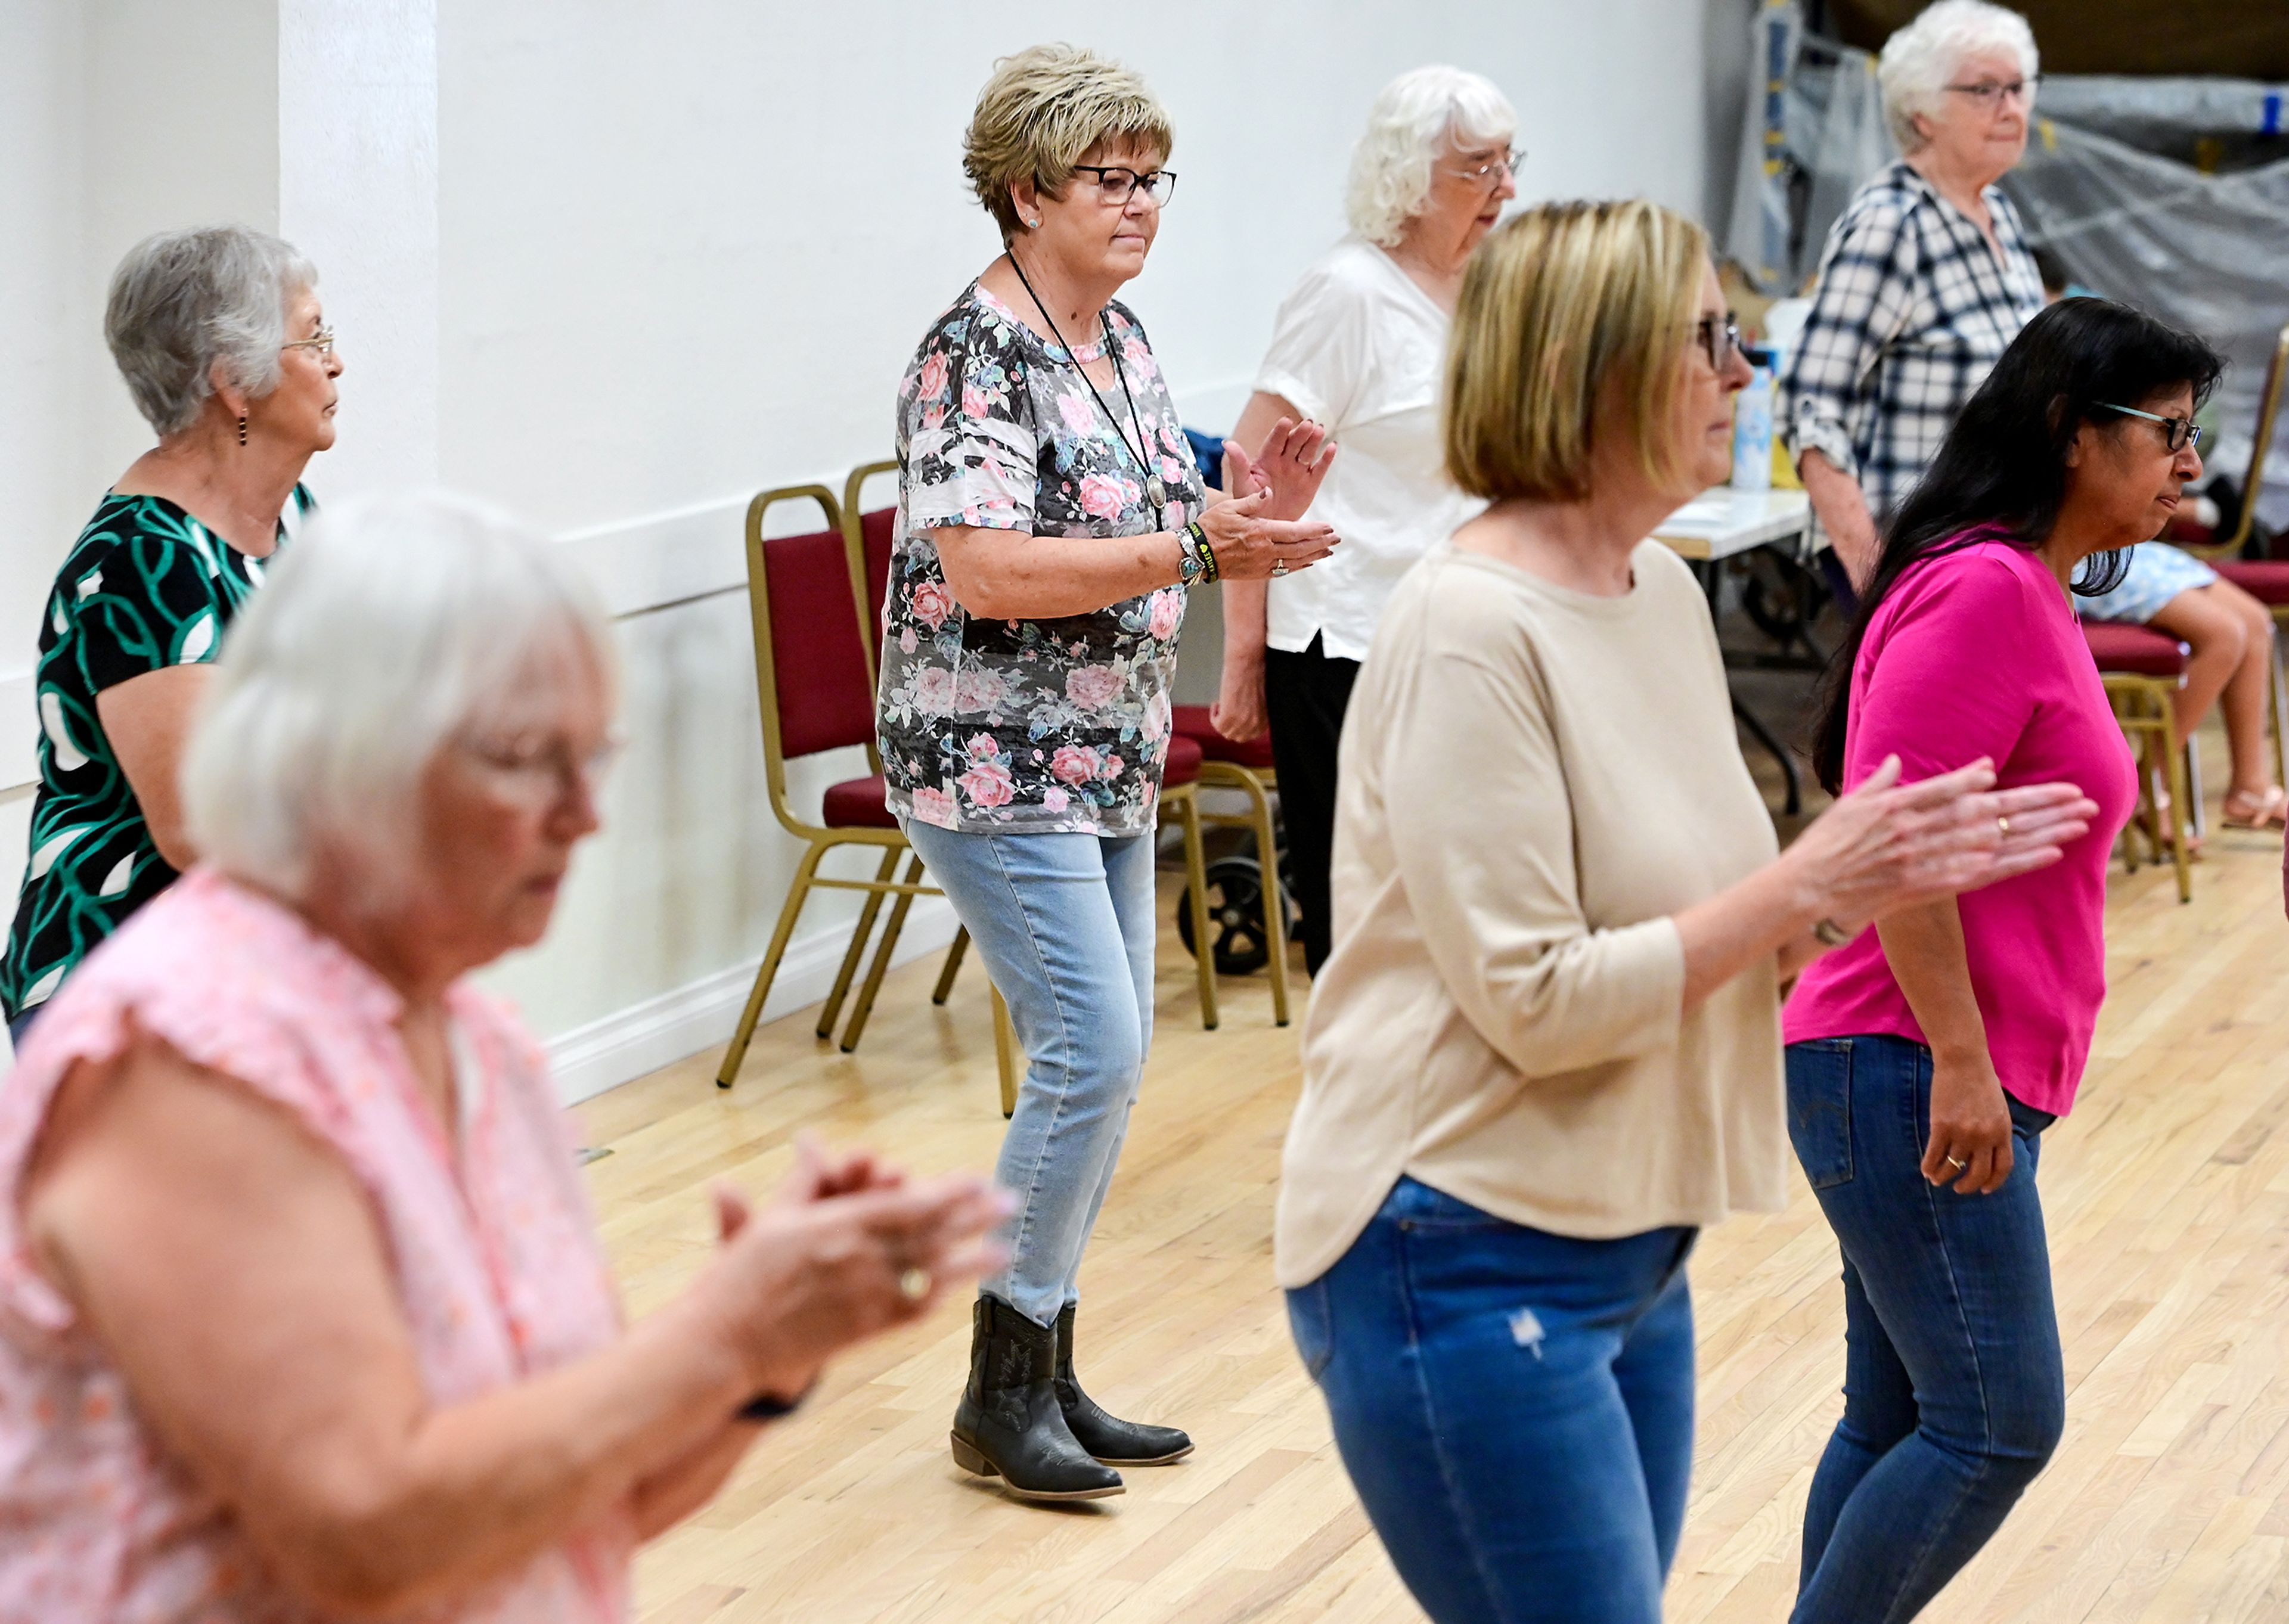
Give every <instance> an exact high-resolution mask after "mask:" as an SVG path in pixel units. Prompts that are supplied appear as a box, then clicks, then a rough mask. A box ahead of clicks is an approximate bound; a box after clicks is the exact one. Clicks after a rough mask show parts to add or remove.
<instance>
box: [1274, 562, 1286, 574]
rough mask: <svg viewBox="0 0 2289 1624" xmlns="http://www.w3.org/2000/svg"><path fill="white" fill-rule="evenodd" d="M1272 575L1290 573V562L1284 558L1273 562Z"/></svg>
mask: <svg viewBox="0 0 2289 1624" xmlns="http://www.w3.org/2000/svg"><path fill="white" fill-rule="evenodd" d="M1287 573H1288V561H1287V560H1286V559H1284V558H1282V559H1275V560H1273V561H1272V574H1273V575H1274V576H1282V575H1286V574H1287Z"/></svg>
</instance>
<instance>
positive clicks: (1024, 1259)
mask: <svg viewBox="0 0 2289 1624" xmlns="http://www.w3.org/2000/svg"><path fill="white" fill-rule="evenodd" d="M905 832H906V839H907V840H910V841H912V842H913V848H914V850H915V852H916V853H917V854H918V855H919V856H921V860H922V863H923V865H924V866H925V867H927V868H928V869H929V877H930V878H931V879H932V880H935V881H936V882H937V884H938V886H939V887H940V888H942V889H943V890H944V891H945V895H946V897H947V900H949V901H950V902H952V903H953V912H954V913H955V915H956V916H957V917H958V918H959V919H961V922H962V924H963V925H965V926H967V927H969V937H970V940H971V941H972V942H973V943H976V944H977V952H978V956H979V957H980V958H982V959H984V960H985V970H986V974H988V975H991V976H992V977H993V984H994V985H995V986H996V987H999V988H1000V989H1001V996H1002V998H1003V999H1005V1000H1006V1001H1007V1002H1008V1003H1009V1020H1010V1023H1011V1024H1012V1025H1013V1026H1015V1027H1016V1028H1017V1041H1018V1043H1019V1045H1020V1046H1021V1047H1023V1048H1024V1049H1025V1055H1026V1059H1027V1061H1028V1064H1027V1066H1026V1068H1025V1082H1024V1084H1023V1085H1022V1086H1021V1087H1019V1088H1018V1090H1017V1111H1015V1112H1014V1113H1013V1114H1012V1115H1011V1117H1010V1118H1009V1132H1008V1133H1007V1134H1004V1135H1003V1136H1002V1140H1001V1160H1000V1161H999V1162H998V1163H997V1164H996V1165H995V1167H994V1177H995V1178H996V1179H997V1180H998V1181H999V1182H1001V1185H1002V1186H1003V1187H1004V1188H1005V1189H1007V1190H1011V1191H1013V1192H1014V1193H1015V1194H1016V1195H1017V1212H1016V1213H1015V1214H1012V1215H1011V1216H1010V1219H1009V1227H1008V1230H1006V1237H1007V1239H1008V1242H1009V1267H1008V1268H1007V1269H1006V1270H1003V1271H1002V1272H1001V1273H1000V1274H997V1275H994V1276H993V1277H992V1278H988V1279H987V1280H986V1281H985V1282H984V1285H983V1287H982V1289H983V1290H985V1291H986V1292H988V1293H991V1294H993V1295H994V1296H996V1297H999V1298H1000V1299H1001V1301H1002V1302H1006V1303H1008V1304H1009V1306H1010V1307H1012V1308H1014V1309H1016V1310H1017V1311H1018V1312H1019V1313H1021V1314H1023V1315H1025V1318H1028V1319H1031V1320H1033V1322H1034V1323H1035V1324H1036V1325H1054V1324H1055V1323H1056V1322H1057V1314H1058V1312H1059V1310H1062V1309H1063V1308H1064V1307H1065V1304H1066V1303H1068V1302H1076V1301H1078V1300H1079V1298H1080V1285H1079V1281H1080V1278H1081V1252H1082V1250H1083V1248H1085V1247H1086V1246H1088V1245H1089V1231H1090V1230H1092V1229H1094V1228H1096V1227H1097V1211H1098V1209H1099V1208H1100V1207H1102V1206H1104V1205H1105V1191H1106V1190H1108V1189H1110V1188H1111V1187H1112V1184H1113V1165H1114V1164H1115V1163H1116V1162H1118V1161H1119V1160H1120V1159H1121V1141H1122V1140H1123V1139H1125V1138H1126V1137H1127V1136H1128V1134H1129V1108H1130V1107H1132V1106H1133V1105H1135V1104H1136V1103H1137V1083H1138V1081H1139V1080H1140V1079H1142V1078H1143V1076H1144V1072H1145V1050H1146V1049H1147V1048H1148V1047H1151V1045H1152V946H1153V932H1154V927H1155V924H1156V920H1155V912H1156V910H1155V907H1154V904H1153V896H1152V836H1151V835H1149V834H1139V835H1130V836H1128V837H1126V838H1123V839H1119V840H1108V839H1105V838H1102V837H1100V836H1097V835H1093V834H964V833H960V832H956V831H954V830H951V829H940V828H938V827H937V825H935V824H922V823H908V824H906V825H905Z"/></svg>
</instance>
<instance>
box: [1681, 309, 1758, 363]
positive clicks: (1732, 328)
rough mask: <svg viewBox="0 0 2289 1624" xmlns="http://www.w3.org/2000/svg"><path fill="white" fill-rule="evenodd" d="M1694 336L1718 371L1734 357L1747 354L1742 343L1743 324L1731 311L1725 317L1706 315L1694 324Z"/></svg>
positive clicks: (1703, 352)
mask: <svg viewBox="0 0 2289 1624" xmlns="http://www.w3.org/2000/svg"><path fill="white" fill-rule="evenodd" d="M1693 336H1694V337H1695V338H1698V339H1699V340H1700V341H1701V353H1702V354H1704V355H1706V356H1708V357H1709V364H1710V366H1711V368H1713V369H1714V370H1717V371H1719V372H1722V371H1723V370H1725V363H1726V362H1729V361H1731V360H1732V359H1733V357H1734V356H1735V355H1739V354H1745V353H1746V346H1743V344H1742V342H1741V323H1740V322H1738V321H1737V320H1735V317H1734V314H1733V313H1732V312H1731V311H1729V310H1727V312H1726V313H1725V314H1723V315H1704V316H1703V317H1702V318H1701V319H1700V320H1699V321H1698V322H1695V323H1694V324H1693Z"/></svg>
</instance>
